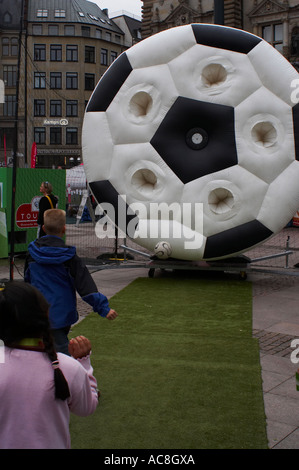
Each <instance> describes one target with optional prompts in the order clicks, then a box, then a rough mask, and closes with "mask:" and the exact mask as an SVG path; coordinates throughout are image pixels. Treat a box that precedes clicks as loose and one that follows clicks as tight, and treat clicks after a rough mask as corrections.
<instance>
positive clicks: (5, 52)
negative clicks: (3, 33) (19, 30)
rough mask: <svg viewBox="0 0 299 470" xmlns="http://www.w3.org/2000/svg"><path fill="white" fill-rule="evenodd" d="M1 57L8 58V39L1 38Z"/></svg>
mask: <svg viewBox="0 0 299 470" xmlns="http://www.w3.org/2000/svg"><path fill="white" fill-rule="evenodd" d="M2 55H3V56H8V55H9V39H8V38H2Z"/></svg>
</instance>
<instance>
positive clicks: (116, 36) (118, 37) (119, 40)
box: [115, 34, 121, 44]
mask: <svg viewBox="0 0 299 470" xmlns="http://www.w3.org/2000/svg"><path fill="white" fill-rule="evenodd" d="M115 42H117V44H120V43H121V36H120V35H119V34H116V35H115Z"/></svg>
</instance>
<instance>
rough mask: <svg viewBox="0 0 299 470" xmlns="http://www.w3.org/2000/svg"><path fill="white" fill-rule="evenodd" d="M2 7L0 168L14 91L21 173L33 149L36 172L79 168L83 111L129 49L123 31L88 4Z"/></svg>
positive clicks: (7, 148) (9, 1) (40, 2)
mask: <svg viewBox="0 0 299 470" xmlns="http://www.w3.org/2000/svg"><path fill="white" fill-rule="evenodd" d="M22 6H23V9H22ZM0 8H1V9H0V26H1V28H0V41H1V51H0V52H1V54H2V55H1V67H0V79H2V80H3V81H4V83H5V103H4V104H2V105H1V104H0V139H1V140H0V161H1V162H2V164H4V161H5V155H4V153H6V159H7V161H8V163H9V159H10V155H11V153H12V151H13V142H14V136H15V132H16V131H15V111H16V100H17V91H19V94H18V113H17V114H18V118H17V121H18V129H17V136H18V139H17V143H18V145H17V155H18V157H19V166H23V165H28V166H30V159H31V151H32V146H33V145H34V146H35V145H36V149H37V154H36V167H38V168H57V167H62V168H69V167H71V166H73V165H76V164H78V163H80V162H81V128H82V123H83V117H84V112H85V106H86V104H87V102H88V100H89V97H90V95H91V93H92V92H93V90H94V88H95V86H96V84H97V82H98V80H99V79H100V78H101V76H102V75H103V74H104V72H105V71H106V70H107V68H108V67H109V65H110V64H111V63H112V62H113V61H114V60H115V59H116V58H117V57H118V56H119V54H121V52H122V51H123V50H124V49H126V48H127V46H125V43H124V32H123V31H122V30H121V29H120V28H119V27H118V26H117V25H116V23H114V22H113V20H111V19H109V17H108V16H107V14H106V13H105V11H102V10H101V9H100V8H99V7H98V6H97V5H96V4H94V3H92V2H90V1H86V0H59V1H57V0H51V1H49V0H19V1H18V0H2V2H0ZM21 10H22V11H23V12H24V15H23V16H24V18H23V22H22V31H21V33H20V29H21V21H20V18H21V16H22V14H21ZM9 15H10V16H9ZM20 38H21V39H20ZM19 51H20V55H19ZM18 60H19V65H20V67H18ZM18 69H19V70H20V79H19V81H18V77H17V71H18Z"/></svg>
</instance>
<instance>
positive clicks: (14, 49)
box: [2, 38, 19, 56]
mask: <svg viewBox="0 0 299 470" xmlns="http://www.w3.org/2000/svg"><path fill="white" fill-rule="evenodd" d="M18 50H19V40H18V38H11V39H9V38H2V55H3V56H10V55H11V56H17V55H18Z"/></svg>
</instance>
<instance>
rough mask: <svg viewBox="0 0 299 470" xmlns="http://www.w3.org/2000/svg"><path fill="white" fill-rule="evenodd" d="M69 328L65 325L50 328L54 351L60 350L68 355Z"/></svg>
mask: <svg viewBox="0 0 299 470" xmlns="http://www.w3.org/2000/svg"><path fill="white" fill-rule="evenodd" d="M70 329H71V327H70V326H66V327H65V328H59V329H57V330H56V329H55V330H51V333H52V336H53V339H54V344H55V350H56V352H61V353H63V354H66V355H67V356H70V353H69V339H68V334H69V332H70Z"/></svg>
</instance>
